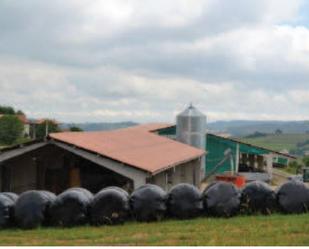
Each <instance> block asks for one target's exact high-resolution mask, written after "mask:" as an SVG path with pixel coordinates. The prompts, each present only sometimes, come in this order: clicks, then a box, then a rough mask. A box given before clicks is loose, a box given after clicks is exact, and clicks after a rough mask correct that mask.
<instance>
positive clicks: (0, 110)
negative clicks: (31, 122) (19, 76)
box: [0, 105, 24, 115]
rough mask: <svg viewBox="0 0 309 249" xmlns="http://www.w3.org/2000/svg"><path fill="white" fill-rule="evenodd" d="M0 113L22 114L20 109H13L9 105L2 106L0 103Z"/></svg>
mask: <svg viewBox="0 0 309 249" xmlns="http://www.w3.org/2000/svg"><path fill="white" fill-rule="evenodd" d="M0 114H7V115H15V114H16V115H24V113H23V112H22V111H21V110H17V111H15V109H14V108H13V107H11V106H3V105H0Z"/></svg>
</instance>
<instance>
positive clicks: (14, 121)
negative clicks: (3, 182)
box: [0, 105, 82, 146]
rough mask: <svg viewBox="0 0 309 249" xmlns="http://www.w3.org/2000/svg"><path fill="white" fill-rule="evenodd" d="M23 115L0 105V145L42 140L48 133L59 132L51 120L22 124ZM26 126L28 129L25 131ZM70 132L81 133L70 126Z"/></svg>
mask: <svg viewBox="0 0 309 249" xmlns="http://www.w3.org/2000/svg"><path fill="white" fill-rule="evenodd" d="M22 115H25V114H24V112H23V111H21V110H15V109H14V108H13V107H11V106H1V105H0V145H2V146H8V145H14V144H18V143H22V142H27V141H30V140H31V139H33V138H34V137H35V138H36V139H43V138H44V137H45V136H46V129H47V131H48V133H55V132H60V131H61V128H60V127H59V125H58V124H57V123H56V122H54V121H53V120H49V119H45V120H44V121H43V122H40V123H38V124H32V125H30V124H24V123H23V122H22V119H21V116H22ZM26 126H28V129H26ZM70 131H82V130H81V129H80V128H79V127H75V126H72V127H70Z"/></svg>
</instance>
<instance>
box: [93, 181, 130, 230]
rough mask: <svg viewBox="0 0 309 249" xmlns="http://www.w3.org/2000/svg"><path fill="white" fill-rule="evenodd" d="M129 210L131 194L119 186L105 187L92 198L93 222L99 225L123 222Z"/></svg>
mask: <svg viewBox="0 0 309 249" xmlns="http://www.w3.org/2000/svg"><path fill="white" fill-rule="evenodd" d="M129 212H130V206H129V194H128V193H127V192H126V191H124V190H123V189H121V188H118V187H108V188H104V189H102V190H101V191H100V192H98V193H97V194H96V195H95V196H94V198H93V200H92V203H91V208H90V217H91V224H93V225H97V226H98V225H114V224H122V223H124V221H125V219H126V218H127V217H128V215H129Z"/></svg>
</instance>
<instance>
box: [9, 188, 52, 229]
mask: <svg viewBox="0 0 309 249" xmlns="http://www.w3.org/2000/svg"><path fill="white" fill-rule="evenodd" d="M55 199H56V196H55V195H54V194H53V193H50V192H48V191H37V190H30V191H26V192H24V193H22V194H21V195H20V196H19V198H18V199H17V202H16V205H15V220H16V222H17V224H18V226H19V227H21V228H24V229H31V228H36V227H39V226H41V225H49V222H50V206H51V205H52V203H53V202H54V201H55Z"/></svg>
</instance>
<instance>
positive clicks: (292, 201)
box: [277, 181, 309, 214]
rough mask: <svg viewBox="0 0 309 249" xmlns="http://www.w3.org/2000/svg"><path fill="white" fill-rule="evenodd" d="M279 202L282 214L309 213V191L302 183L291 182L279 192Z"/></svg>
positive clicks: (279, 189) (285, 184) (284, 185)
mask: <svg viewBox="0 0 309 249" xmlns="http://www.w3.org/2000/svg"><path fill="white" fill-rule="evenodd" d="M277 202H278V205H279V208H280V210H281V211H282V212H284V213H288V214H300V213H305V212H308V208H309V190H308V188H307V187H306V185H305V184H304V183H302V182H300V181H289V182H286V183H284V184H283V185H282V186H281V187H279V188H278V190H277Z"/></svg>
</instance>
